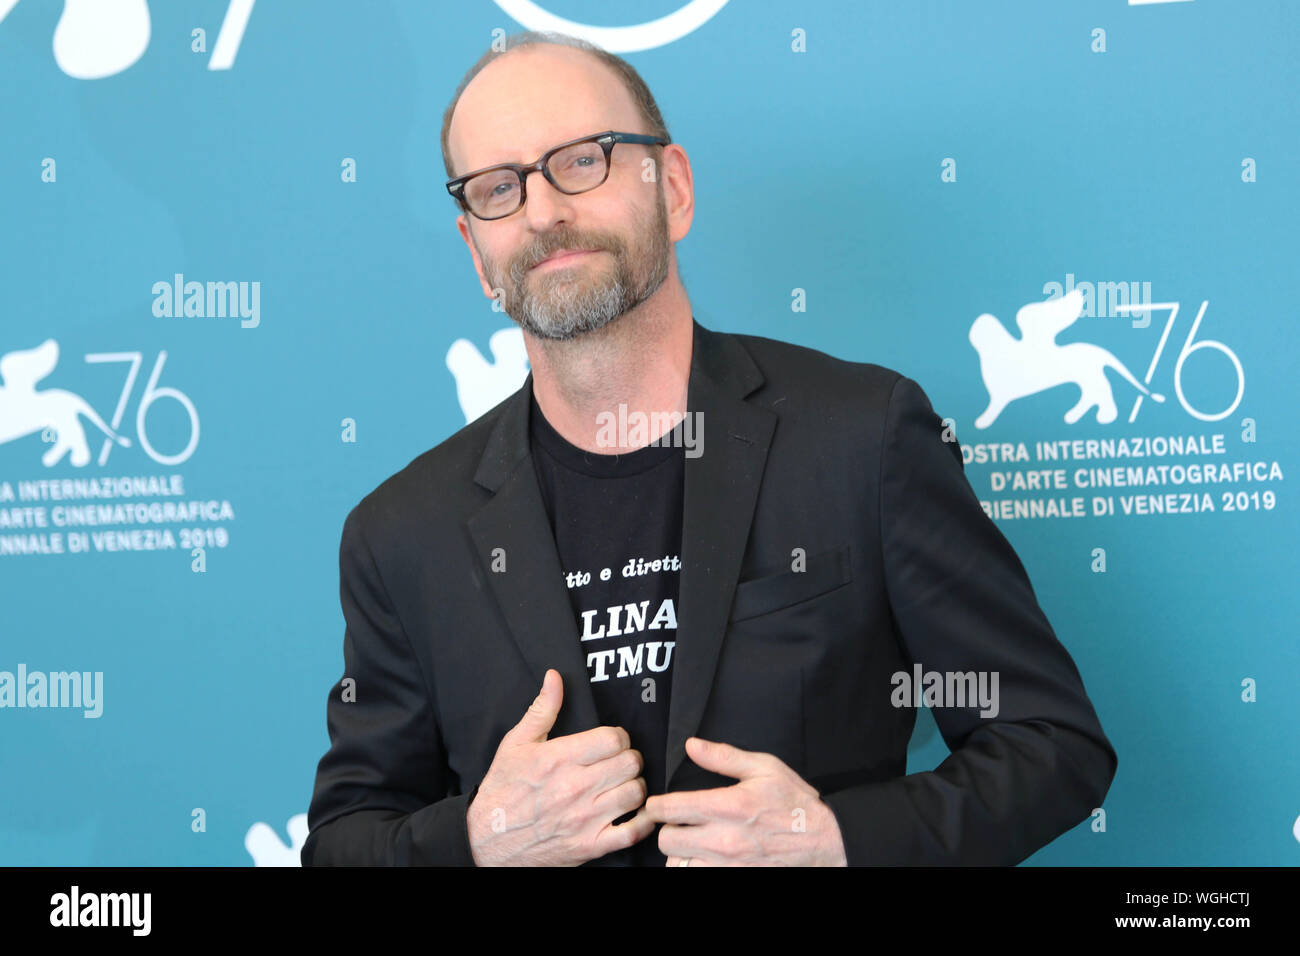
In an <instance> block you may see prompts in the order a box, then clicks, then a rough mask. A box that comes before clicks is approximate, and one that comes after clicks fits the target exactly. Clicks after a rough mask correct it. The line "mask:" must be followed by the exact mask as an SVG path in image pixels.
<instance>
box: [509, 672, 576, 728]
mask: <svg viewBox="0 0 1300 956" xmlns="http://www.w3.org/2000/svg"><path fill="white" fill-rule="evenodd" d="M563 700H564V681H563V680H561V679H560V672H559V671H557V670H555V669H554V668H550V669H548V670H547V671H546V676H545V677H543V678H542V689H541V692H540V693H539V694H538V695H537V697H536V698H534V700H533V702H532V703H531V704H529V705H528V710H526V711H524V716H523V717H521V718H520V720H519V723H517V724H515V725H514V727H512V728H510V731H509V733H508V734H507V736H508V737H509V738H510V739H511V742H513V743H539V742H541V741H543V740H545V739H546V735H547V734H549V733H550V732H551V728H552V727H554V726H555V718H556V717H557V716H559V713H560V704H561V702H562V701H563Z"/></svg>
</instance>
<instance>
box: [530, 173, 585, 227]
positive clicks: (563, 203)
mask: <svg viewBox="0 0 1300 956" xmlns="http://www.w3.org/2000/svg"><path fill="white" fill-rule="evenodd" d="M525 181H526V183H527V189H526V192H525V202H524V216H525V217H526V218H527V220H528V225H529V226H530V227H532V229H533V230H534V231H536V232H546V231H547V230H549V229H551V228H553V227H554V226H555V224H556V223H557V222H570V221H571V220H572V219H573V198H574V197H573V196H570V195H569V194H568V193H563V192H560V190H558V189H556V188H555V187H554V186H552V185H551V181H550V180H549V179H547V178H546V176H545V175H544V174H543V173H542V171H541V170H539V169H535V170H533V171H532V172H531V173H529V174H528V177H527V179H526V180H525Z"/></svg>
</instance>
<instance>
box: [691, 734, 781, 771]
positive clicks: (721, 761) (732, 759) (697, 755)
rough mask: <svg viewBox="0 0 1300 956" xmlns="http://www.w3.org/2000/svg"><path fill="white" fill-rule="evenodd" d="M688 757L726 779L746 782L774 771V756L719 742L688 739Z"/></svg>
mask: <svg viewBox="0 0 1300 956" xmlns="http://www.w3.org/2000/svg"><path fill="white" fill-rule="evenodd" d="M686 756H688V757H690V758H691V760H693V761H695V763H696V764H697V765H698V766H700V767H702V768H703V769H705V770H712V771H713V772H714V773H720V774H722V775H723V776H724V777H735V778H736V779H737V780H744V779H746V778H747V777H756V776H759V775H760V774H765V773H768V772H770V771H771V769H772V764H771V760H772V755H771V754H765V753H761V752H759V751H756V750H741V749H740V748H739V747H733V746H731V744H726V743H723V742H722V741H719V740H701V739H700V738H699V737H688V738H687V740H686Z"/></svg>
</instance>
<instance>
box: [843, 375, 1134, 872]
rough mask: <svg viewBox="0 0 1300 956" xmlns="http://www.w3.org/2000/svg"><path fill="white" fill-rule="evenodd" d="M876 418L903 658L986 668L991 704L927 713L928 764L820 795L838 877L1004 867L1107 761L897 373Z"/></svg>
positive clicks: (952, 457)
mask: <svg viewBox="0 0 1300 956" xmlns="http://www.w3.org/2000/svg"><path fill="white" fill-rule="evenodd" d="M885 419H886V423H885V429H884V434H883V438H882V449H881V463H880V467H881V474H880V485H879V487H880V502H879V510H880V528H881V548H882V551H883V555H882V557H883V567H884V575H885V583H886V589H887V591H888V596H889V602H890V607H891V609H892V612H893V616H894V621H895V626H896V631H897V634H898V637H899V640H900V642H901V645H902V649H903V652H904V655H905V656H906V657H907V659H908V662H909V665H911V664H913V663H917V662H919V663H920V664H921V665H922V667H923V670H924V671H938V672H940V673H945V672H967V671H976V672H979V671H987V672H996V673H997V674H998V697H999V709H998V713H997V714H996V716H990V717H982V716H980V708H979V707H978V705H977V706H975V707H969V708H942V707H936V708H934V709H933V714H934V718H935V722H936V723H937V724H938V726H939V730H940V731H941V733H942V734H943V739H944V741H945V742H946V743H947V745H948V748H949V750H950V751H951V753H950V754H949V756H948V757H947V759H945V760H944V761H943V762H942V763H941V764H940V765H939V766H938V767H936V768H935V769H934V770H932V771H927V772H924V773H913V774H908V775H906V776H903V777H899V778H896V779H893V780H889V781H884V782H878V783H870V784H860V785H856V786H853V787H850V788H847V789H844V790H840V791H838V792H835V793H830V794H823V796H822V799H823V800H824V801H825V802H826V803H827V804H828V805H829V806H830V807H831V809H832V811H833V812H834V814H835V817H836V820H837V822H838V823H839V826H840V830H841V833H842V835H843V838H844V847H845V855H846V857H847V859H848V863H849V865H850V866H855V865H864V864H869V865H880V864H884V865H915V864H921V865H949V866H951V865H1012V864H1016V863H1019V862H1020V861H1022V860H1024V859H1025V858H1026V857H1028V856H1029V855H1030V854H1032V853H1033V852H1034V851H1035V850H1037V849H1039V848H1040V847H1042V846H1044V845H1046V844H1047V843H1049V842H1051V841H1052V840H1053V839H1055V838H1056V837H1057V836H1059V835H1060V834H1061V833H1063V832H1065V831H1066V830H1068V829H1070V828H1071V827H1073V826H1075V825H1076V824H1078V823H1080V822H1081V821H1082V820H1084V819H1086V818H1087V817H1088V815H1089V814H1090V813H1091V812H1092V811H1093V809H1094V808H1096V807H1098V806H1100V805H1101V801H1102V799H1103V798H1104V797H1105V795H1106V792H1107V790H1108V789H1109V788H1110V783H1111V780H1112V779H1113V778H1114V775H1115V768H1116V765H1117V758H1116V755H1115V751H1114V749H1113V748H1112V747H1111V744H1110V742H1109V741H1108V740H1107V739H1106V736H1105V734H1104V733H1103V732H1102V729H1101V724H1100V723H1099V721H1098V719H1097V714H1096V712H1095V711H1094V710H1093V707H1092V704H1091V703H1090V702H1089V700H1088V696H1087V694H1086V693H1085V691H1084V687H1083V682H1082V680H1081V679H1080V677H1079V672H1078V670H1077V669H1076V667H1075V665H1074V662H1073V660H1071V658H1070V656H1069V654H1068V653H1067V652H1066V650H1065V648H1064V647H1063V646H1062V645H1061V643H1060V642H1059V641H1058V640H1057V638H1056V635H1055V634H1054V633H1053V631H1052V628H1051V625H1050V624H1049V623H1048V621H1047V618H1046V616H1045V615H1044V614H1043V611H1042V610H1041V609H1040V608H1039V606H1038V602H1037V599H1036V598H1035V596H1034V592H1033V588H1032V587H1031V586H1030V583H1029V578H1028V576H1027V574H1026V573H1025V569H1024V567H1023V566H1022V564H1021V563H1020V560H1019V559H1018V557H1017V556H1016V553H1015V551H1014V550H1013V549H1012V547H1011V544H1010V543H1009V542H1008V541H1007V539H1006V538H1005V537H1004V536H1003V534H1002V532H1001V531H1000V530H999V529H998V527H997V526H996V525H995V524H994V523H993V521H992V519H991V518H989V517H988V516H987V515H986V514H985V512H984V510H983V508H982V507H981V506H980V503H979V500H978V498H977V497H976V496H975V493H974V491H973V490H972V489H971V486H970V483H969V482H968V481H967V480H966V476H965V473H964V470H963V466H962V460H961V449H960V447H959V446H958V444H957V442H955V441H944V440H943V434H942V424H941V419H940V418H939V416H938V415H936V414H935V412H934V409H933V408H932V407H931V405H930V401H929V399H928V398H927V397H926V395H925V393H924V392H923V391H922V390H921V387H920V386H919V385H917V384H916V383H915V382H914V381H912V380H911V379H908V378H903V377H900V379H899V380H898V381H897V382H896V383H895V384H894V387H893V390H892V392H891V395H890V400H889V406H888V411H887V412H886V416H885ZM890 690H892V688H883V689H881V688H872V689H871V692H872V693H888V692H890ZM990 709H991V708H990Z"/></svg>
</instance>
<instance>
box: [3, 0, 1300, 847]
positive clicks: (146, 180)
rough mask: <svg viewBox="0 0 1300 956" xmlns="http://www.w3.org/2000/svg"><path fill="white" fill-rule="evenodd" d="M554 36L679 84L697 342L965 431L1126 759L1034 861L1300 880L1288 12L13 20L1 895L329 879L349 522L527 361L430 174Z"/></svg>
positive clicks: (250, 3)
mask: <svg viewBox="0 0 1300 956" xmlns="http://www.w3.org/2000/svg"><path fill="white" fill-rule="evenodd" d="M525 29H555V30H560V31H563V32H567V33H572V34H576V35H580V36H585V37H588V38H590V39H592V40H594V41H596V42H599V43H600V44H602V45H604V46H605V47H607V48H608V49H611V50H613V51H614V52H617V53H620V54H621V55H623V56H625V57H626V58H628V59H629V61H630V62H632V63H633V64H634V65H635V66H636V67H637V69H638V70H639V71H640V72H641V73H642V75H643V76H644V78H645V79H646V81H647V83H648V84H649V86H650V87H651V89H652V91H653V92H654V93H655V95H656V97H657V98H658V101H659V105H660V107H661V109H662V110H663V113H664V116H665V119H666V120H667V122H668V126H669V129H670V130H671V132H672V135H673V138H674V140H675V141H676V142H679V143H681V144H682V145H683V146H684V148H685V149H686V150H687V152H688V154H689V155H690V157H691V161H692V166H693V170H694V178H695V190H696V193H695V221H694V225H693V228H692V231H691V233H690V235H689V236H688V237H687V238H686V239H685V240H683V241H682V242H681V243H680V244H679V245H678V248H677V253H678V256H679V260H680V262H681V268H682V273H683V276H684V281H685V283H686V286H687V289H688V291H689V293H690V296H691V301H692V307H693V310H694V313H695V315H696V318H698V319H699V320H700V322H701V323H702V324H703V325H705V326H706V327H709V328H714V329H720V330H725V331H734V332H745V333H754V334H758V335H764V336H769V337H772V338H777V339H782V340H786V341H790V342H796V343H799V344H802V345H806V346H810V347H813V348H817V349H820V350H822V351H825V352H829V353H831V354H833V355H836V356H839V357H842V358H846V359H851V360H855V361H863V362H875V363H878V364H881V365H885V366H889V367H891V368H894V369H897V370H898V371H900V372H902V373H904V374H906V375H908V376H910V377H912V378H914V379H916V380H917V381H918V382H919V383H920V384H921V385H922V386H923V387H924V388H925V390H926V392H927V394H928V395H929V396H930V398H931V400H932V402H933V404H934V406H935V409H936V410H937V411H938V412H939V414H940V415H941V416H943V417H944V418H945V419H946V420H947V425H948V427H949V428H950V429H951V435H952V437H953V438H955V440H957V441H959V442H960V444H961V448H962V453H963V456H964V460H965V463H966V474H967V477H968V478H969V480H970V483H971V486H972V487H973V489H974V490H975V492H976V494H977V496H978V498H979V499H980V500H981V502H982V504H983V506H984V508H985V510H986V511H987V512H988V513H989V515H990V516H991V517H992V518H993V520H994V521H996V523H997V524H998V526H999V528H1000V529H1001V530H1002V531H1003V532H1004V533H1005V534H1006V536H1007V537H1008V538H1009V539H1010V541H1011V543H1012V544H1013V545H1014V546H1015V548H1016V550H1017V552H1018V553H1019V555H1020V557H1021V559H1022V561H1023V563H1024V564H1025V566H1026V568H1027V570H1028V572H1029V575H1030V578H1031V580H1032V582H1033V585H1034V588H1035V591H1036V593H1037V595H1038V597H1039V599H1040V602H1041V603H1042V605H1043V608H1044V610H1045V611H1046V613H1047V615H1048V617H1049V619H1050V620H1051V621H1052V623H1053V625H1054V626H1055V628H1056V630H1057V633H1058V635H1059V637H1060V639H1061V640H1062V642H1063V643H1064V644H1065V646H1066V647H1067V648H1068V650H1069V651H1070V653H1071V654H1072V655H1073V657H1074V659H1075V661H1076V663H1077V664H1078V666H1079V670H1080V672H1081V674H1082V676H1083V679H1084V683H1085V685H1086V687H1087V690H1088V692H1089V694H1090V696H1091V698H1092V701H1093V703H1094V705H1095V706H1096V709H1097V712H1098V714H1099V715H1100V718H1101V721H1102V725H1103V727H1104V728H1105V730H1106V732H1107V734H1108V736H1109V737H1110V740H1111V741H1112V743H1113V745H1114V746H1115V749H1116V751H1117V753H1118V755H1119V770H1118V774H1117V776H1116V778H1115V781H1114V783H1113V785H1112V787H1111V789H1110V792H1109V794H1108V795H1107V797H1106V800H1105V805H1104V806H1103V807H1099V808H1098V809H1097V811H1096V812H1095V813H1094V814H1093V815H1092V817H1091V818H1090V819H1088V820H1086V821H1084V822H1083V823H1081V824H1080V825H1079V826H1078V827H1076V828H1075V829H1074V830H1072V831H1070V832H1069V833H1067V834H1065V835H1063V836H1062V837H1060V838H1059V839H1058V840H1056V841H1055V842H1054V843H1052V844H1051V845H1049V846H1048V847H1046V848H1044V849H1043V850H1041V851H1040V852H1039V853H1037V854H1035V855H1034V856H1033V857H1032V858H1031V859H1030V861H1029V862H1030V864H1076V863H1078V864H1089V865H1092V864H1117V865H1151V864H1177V865H1182V864H1209V865H1239V864H1264V865H1294V864H1296V863H1298V862H1300V764H1298V763H1297V760H1296V745H1295V736H1296V730H1297V728H1298V727H1300V681H1298V678H1300V651H1298V650H1297V634H1296V625H1297V620H1298V619H1300V614H1298V613H1297V612H1300V599H1298V598H1297V591H1298V590H1300V589H1298V588H1297V585H1296V577H1297V574H1296V572H1297V565H1298V563H1300V562H1297V559H1296V547H1297V544H1296V541H1297V531H1300V528H1298V526H1297V520H1296V514H1297V488H1296V484H1295V482H1296V472H1297V468H1298V467H1300V454H1298V453H1297V439H1296V437H1295V433H1294V428H1295V422H1294V421H1293V418H1294V416H1295V414H1296V410H1297V399H1298V398H1300V388H1298V387H1297V383H1296V377H1295V369H1296V356H1297V341H1300V335H1298V333H1297V325H1298V323H1300V311H1298V307H1297V301H1298V298H1297V292H1298V291H1300V289H1298V288H1297V279H1296V276H1297V269H1296V259H1297V254H1298V253H1300V246H1298V244H1297V239H1296V236H1297V231H1296V222H1297V219H1298V218H1300V170H1298V169H1297V163H1298V161H1300V122H1298V117H1297V87H1298V83H1300V74H1298V73H1297V69H1296V65H1295V63H1296V60H1295V54H1294V51H1295V49H1296V48H1297V45H1298V44H1300V4H1296V3H1293V2H1288V0H1272V2H1269V0H1233V2H1227V0H1181V2H1172V0H1170V2H1157V0H1141V2H1139V0H1127V2H1126V0H1056V2H1053V3H1041V2H1038V0H960V2H959V0H908V2H902V0H866V2H860V3H847V2H844V3H842V2H811V3H800V4H789V3H780V2H768V0H731V2H727V0H691V2H685V3H684V2H681V0H635V2H632V0H538V2H529V0H461V2H454V3H453V2H431V0H430V2H426V0H369V2H366V3H352V2H342V0H337V2H336V0H329V2H324V0H322V2H306V0H298V2H287V0H282V2H271V0H256V2H255V0H184V2H181V0H176V2H163V0H152V2H146V0H66V2H53V0H0V137H2V143H3V146H2V147H0V227H2V228H3V258H2V260H0V261H2V262H3V276H4V300H5V301H4V304H3V307H0V316H3V318H2V319H0V379H2V382H0V612H2V613H3V624H2V626H0V776H2V777H3V781H4V786H3V787H2V788H0V864H59V865H63V864H69V865H81V864H89V865H101V864H104V865H131V864H146V865H154V864H159V865H254V864H256V865H297V864H298V849H299V848H300V846H301V844H302V841H303V839H304V838H305V835H306V831H307V824H306V815H305V814H306V810H307V806H308V803H309V800H310V797H311V793H312V785H313V780H314V774H315V768H316V763H317V761H318V760H319V758H320V756H321V755H322V754H323V753H324V751H325V749H326V747H327V744H328V739H327V735H326V725H325V701H326V696H327V694H328V693H329V691H330V689H331V687H332V686H333V685H334V683H335V682H336V681H337V680H338V679H339V676H340V674H341V672H342V667H343V658H342V640H343V618H342V613H341V611H340V609H339V603H338V584H339V582H338V545H339V536H340V532H341V529H342V525H343V520H344V518H345V516H346V515H347V513H348V511H349V510H350V509H351V508H352V506H353V505H355V504H356V503H357V502H358V501H359V500H360V499H361V498H362V497H363V496H364V495H365V494H367V493H368V492H369V491H370V490H372V489H373V488H374V487H375V486H376V485H377V484H379V483H380V482H381V481H383V480H384V479H385V478H386V477H388V476H389V475H391V474H393V473H394V472H396V471H398V470H399V469H400V468H402V467H403V466H405V465H406V464H407V463H408V462H409V461H410V460H411V459H412V458H414V457H415V456H417V455H418V454H420V453H421V452H423V451H424V450H426V449H428V448H430V447H432V446H433V445H435V444H437V443H439V442H440V441H442V440H443V439H445V438H447V437H448V436H449V435H451V434H452V433H454V432H455V431H457V430H458V429H459V428H461V427H463V426H464V425H465V424H466V423H467V422H468V421H471V420H472V419H473V418H475V417H476V416H478V415H479V414H481V413H482V412H484V411H485V410H487V409H489V408H491V407H492V406H493V405H495V404H496V403H497V402H498V401H500V400H501V399H502V398H504V397H505V396H506V395H508V394H510V393H511V392H513V391H514V390H515V389H517V388H518V387H519V385H520V384H521V383H522V381H523V378H524V376H525V375H526V373H527V370H528V366H527V358H526V355H525V353H524V351H523V348H522V338H521V333H520V332H519V331H518V329H517V328H516V327H515V326H514V324H513V322H511V320H510V319H509V317H508V316H506V315H505V314H504V313H503V312H500V311H494V310H493V308H492V305H493V304H492V303H491V302H490V301H488V300H486V299H485V298H484V297H483V295H482V291H481V289H480V286H479V282H478V279H477V277H476V276H475V274H474V270H473V267H472V264H471V261H470V257H469V255H468V253H467V250H466V248H465V246H464V244H463V242H462V241H461V239H460V237H459V236H458V234H457V232H456V228H455V222H454V220H455V216H456V213H457V210H456V208H455V207H454V205H453V204H452V201H451V199H450V198H449V197H448V196H447V194H446V192H445V189H444V186H443V183H444V181H445V173H444V171H443V168H442V162H441V154H440V150H439V133H440V128H441V120H442V113H443V110H444V109H445V108H446V106H447V103H448V102H449V100H450V97H451V95H452V93H453V92H454V90H455V87H456V85H457V83H458V82H459V80H460V78H461V76H462V75H463V74H464V72H465V71H466V69H467V68H468V67H469V66H470V65H471V64H472V63H473V62H474V61H475V60H476V59H477V58H478V57H479V56H480V55H481V54H482V53H483V52H484V51H485V50H486V49H488V48H489V46H490V45H491V44H492V43H493V42H494V41H495V42H500V41H501V39H502V38H504V37H505V36H507V35H509V34H512V33H516V32H519V31H521V30H525ZM431 493H432V492H431ZM946 754H947V750H946V748H945V745H944V743H943V740H942V738H941V737H940V735H939V734H938V733H937V731H936V728H935V724H934V722H933V719H932V718H931V717H930V716H929V715H928V714H925V713H923V714H922V715H921V717H920V719H919V721H918V725H917V730H916V734H915V736H914V738H913V740H912V744H911V748H910V751H909V768H910V769H911V770H914V771H915V770H927V769H931V768H933V767H935V766H936V765H937V764H938V763H940V762H941V761H942V760H943V759H944V757H945V756H946Z"/></svg>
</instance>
